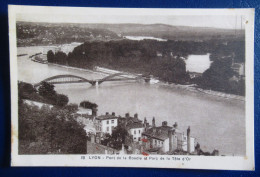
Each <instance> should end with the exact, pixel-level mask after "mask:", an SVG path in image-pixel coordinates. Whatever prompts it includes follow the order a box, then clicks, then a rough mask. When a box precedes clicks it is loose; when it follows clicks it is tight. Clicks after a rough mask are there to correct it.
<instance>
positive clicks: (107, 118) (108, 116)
mask: <svg viewBox="0 0 260 177" xmlns="http://www.w3.org/2000/svg"><path fill="white" fill-rule="evenodd" d="M96 119H97V120H109V119H118V117H117V116H116V115H115V113H112V114H109V113H108V112H107V113H106V114H105V115H100V116H98V117H97V118H96Z"/></svg>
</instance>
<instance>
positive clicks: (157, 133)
mask: <svg viewBox="0 0 260 177" xmlns="http://www.w3.org/2000/svg"><path fill="white" fill-rule="evenodd" d="M169 130H174V131H175V132H177V133H181V132H180V131H179V130H178V129H177V128H174V127H170V126H167V125H164V126H160V127H152V128H150V129H148V130H147V131H146V132H143V135H145V136H149V137H151V138H155V139H159V140H162V141H164V140H166V139H168V138H169V136H168V131H169Z"/></svg>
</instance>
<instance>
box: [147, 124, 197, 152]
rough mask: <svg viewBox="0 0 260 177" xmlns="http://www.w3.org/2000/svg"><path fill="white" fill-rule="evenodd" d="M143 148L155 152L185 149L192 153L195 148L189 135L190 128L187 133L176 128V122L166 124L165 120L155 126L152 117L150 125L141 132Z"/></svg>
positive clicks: (193, 140)
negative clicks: (160, 124)
mask: <svg viewBox="0 0 260 177" xmlns="http://www.w3.org/2000/svg"><path fill="white" fill-rule="evenodd" d="M142 140H143V144H144V145H145V147H144V148H145V150H148V151H153V152H154V151H156V152H157V153H174V152H175V151H185V152H187V153H192V152H194V150H195V139H194V138H193V137H191V136H190V128H188V129H187V135H184V133H183V132H181V131H180V130H179V129H178V125H177V123H175V124H174V125H173V126H168V125H167V121H164V122H162V126H159V127H156V126H155V119H153V123H152V127H151V128H148V129H147V130H146V131H145V132H143V133H142Z"/></svg>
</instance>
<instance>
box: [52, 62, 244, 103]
mask: <svg viewBox="0 0 260 177" xmlns="http://www.w3.org/2000/svg"><path fill="white" fill-rule="evenodd" d="M48 65H54V66H58V67H62V68H66V69H73V70H77V71H83V72H88V73H94V74H99V75H102V76H108V75H109V74H110V73H106V72H102V71H94V70H90V69H83V68H77V67H72V66H65V65H60V64H55V63H48ZM118 72H120V71H118ZM133 75H136V74H133ZM154 84H157V85H161V86H170V87H174V88H178V89H182V90H187V91H191V92H197V93H202V94H207V95H211V96H216V97H221V98H225V99H234V100H239V101H245V97H244V96H240V95H234V94H228V93H223V92H218V91H213V90H206V89H202V88H198V87H196V85H195V84H192V85H181V84H175V83H167V82H164V81H159V82H158V83H154Z"/></svg>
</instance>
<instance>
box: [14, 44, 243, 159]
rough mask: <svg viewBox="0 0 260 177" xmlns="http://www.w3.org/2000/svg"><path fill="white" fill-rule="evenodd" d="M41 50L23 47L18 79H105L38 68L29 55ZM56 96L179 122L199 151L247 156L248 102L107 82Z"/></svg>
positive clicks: (65, 88) (60, 88)
mask: <svg viewBox="0 0 260 177" xmlns="http://www.w3.org/2000/svg"><path fill="white" fill-rule="evenodd" d="M41 50H42V49H41V47H19V48H18V49H17V54H24V53H26V54H28V55H27V56H22V57H18V58H17V60H18V79H19V80H21V81H25V82H29V83H37V82H40V81H41V80H43V79H45V78H48V77H51V76H54V75H58V74H73V75H77V76H82V77H85V78H88V79H97V78H102V77H104V75H103V74H99V73H93V72H87V71H81V70H75V69H67V68H63V67H59V66H54V65H48V64H40V63H36V62H33V61H31V60H30V59H29V55H31V54H34V53H37V52H39V51H41ZM55 89H56V91H57V92H58V93H63V94H66V95H68V97H69V99H70V102H71V103H80V102H81V101H82V100H89V101H91V102H95V103H97V104H98V114H99V115H100V114H105V112H115V113H116V115H121V116H123V115H124V114H125V113H127V112H129V113H130V115H134V114H135V113H138V115H139V118H140V119H141V120H143V118H144V117H146V118H147V120H148V121H149V122H150V124H151V120H152V118H153V117H155V119H156V125H161V122H162V121H168V125H173V124H174V122H177V123H178V126H179V128H180V130H182V131H184V132H185V134H186V129H187V128H188V126H191V136H193V137H195V138H196V141H197V142H199V143H200V145H201V148H202V149H203V150H205V151H210V152H212V150H213V149H218V150H219V151H220V154H223V155H241V156H242V155H245V150H246V149H245V141H246V140H245V102H244V101H239V100H234V99H225V98H222V97H216V96H212V95H207V94H203V93H198V92H191V91H187V90H183V89H181V88H176V87H173V86H169V85H163V84H147V83H143V82H104V83H102V84H101V85H99V86H98V87H95V86H91V85H90V84H88V83H81V84H64V85H56V86H55Z"/></svg>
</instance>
